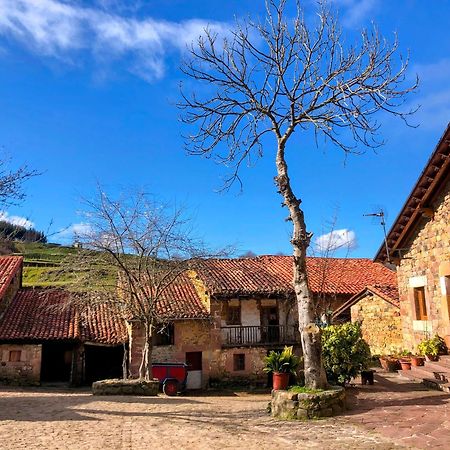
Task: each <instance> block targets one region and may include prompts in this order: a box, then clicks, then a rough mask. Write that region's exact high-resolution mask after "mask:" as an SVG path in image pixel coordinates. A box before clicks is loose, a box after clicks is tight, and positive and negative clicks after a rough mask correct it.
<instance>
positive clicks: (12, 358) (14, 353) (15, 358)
mask: <svg viewBox="0 0 450 450" xmlns="http://www.w3.org/2000/svg"><path fill="white" fill-rule="evenodd" d="M21 356H22V352H21V351H20V350H11V351H10V352H9V362H20V357H21Z"/></svg>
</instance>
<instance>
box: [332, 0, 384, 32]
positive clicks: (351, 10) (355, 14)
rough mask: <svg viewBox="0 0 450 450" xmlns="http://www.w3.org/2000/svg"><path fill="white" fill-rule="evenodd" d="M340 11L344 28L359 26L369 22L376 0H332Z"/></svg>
mask: <svg viewBox="0 0 450 450" xmlns="http://www.w3.org/2000/svg"><path fill="white" fill-rule="evenodd" d="M334 3H335V4H336V5H337V6H338V8H339V10H340V14H339V16H340V17H341V20H342V24H343V25H344V26H346V27H353V26H355V25H361V24H362V23H363V22H366V21H367V20H370V19H371V18H372V17H371V13H372V12H373V10H374V9H375V7H376V6H377V0H334Z"/></svg>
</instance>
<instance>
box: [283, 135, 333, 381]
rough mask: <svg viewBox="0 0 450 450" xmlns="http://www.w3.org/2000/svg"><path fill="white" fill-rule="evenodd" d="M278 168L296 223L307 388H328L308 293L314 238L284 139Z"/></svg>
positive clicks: (297, 290) (297, 282)
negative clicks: (293, 185)
mask: <svg viewBox="0 0 450 450" xmlns="http://www.w3.org/2000/svg"><path fill="white" fill-rule="evenodd" d="M276 166H277V173H278V175H277V176H276V177H275V182H276V184H277V186H278V189H279V192H280V194H281V195H282V196H283V199H284V205H285V206H286V207H287V208H288V210H289V218H290V220H292V224H293V232H292V239H291V243H292V247H293V257H294V267H293V269H294V270H293V271H294V277H293V285H294V292H295V296H296V298H297V305H298V322H299V331H300V336H301V342H302V348H303V358H304V366H305V385H306V387H308V388H311V389H323V388H325V387H326V386H327V379H326V374H325V370H324V368H323V364H322V346H321V332H320V328H319V327H318V326H317V325H316V324H315V317H314V301H313V298H312V296H311V293H310V291H309V287H308V278H307V273H306V250H307V248H308V246H309V241H310V239H311V235H310V234H309V233H308V232H307V231H306V224H305V218H304V214H303V211H302V209H301V208H300V203H301V201H300V200H299V199H298V198H296V197H295V195H294V193H293V191H292V188H291V184H290V180H289V176H288V166H287V164H286V160H285V141H284V140H283V139H282V138H281V139H280V140H279V142H278V151H277V158H276Z"/></svg>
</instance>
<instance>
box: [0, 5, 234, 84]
mask: <svg viewBox="0 0 450 450" xmlns="http://www.w3.org/2000/svg"><path fill="white" fill-rule="evenodd" d="M206 27H209V28H211V29H213V30H215V31H217V32H223V33H226V29H227V27H226V25H225V24H223V23H219V22H205V21H202V20H197V19H192V20H186V21H182V22H169V21H164V20H155V19H153V18H144V19H137V18H130V17H125V16H121V15H119V14H118V13H117V12H108V11H106V10H105V9H104V8H101V7H97V8H95V7H91V8H88V7H82V6H80V5H77V4H76V3H73V2H64V1H61V0H0V35H3V36H8V37H12V38H14V39H15V40H17V41H19V42H20V43H22V44H23V45H24V46H26V47H27V48H29V49H30V50H31V51H32V52H34V53H36V54H39V55H44V56H51V57H55V58H58V59H61V60H64V61H72V60H74V56H75V55H76V53H77V52H80V51H88V52H90V53H91V54H92V55H93V57H94V58H95V59H97V60H98V61H102V62H105V61H108V60H111V59H117V58H123V59H125V58H126V59H127V64H128V69H129V70H130V71H132V72H134V73H136V74H138V75H139V76H141V77H142V78H144V79H146V80H148V81H151V80H153V79H158V78H161V77H162V76H163V75H164V69H165V57H166V55H167V53H168V52H170V51H173V50H178V51H180V50H181V51H183V50H184V49H185V48H186V45H187V44H190V43H191V42H193V41H195V40H196V39H197V38H198V37H199V36H200V35H201V34H202V33H203V30H204V29H205V28H206ZM129 58H130V59H131V61H128V59H129Z"/></svg>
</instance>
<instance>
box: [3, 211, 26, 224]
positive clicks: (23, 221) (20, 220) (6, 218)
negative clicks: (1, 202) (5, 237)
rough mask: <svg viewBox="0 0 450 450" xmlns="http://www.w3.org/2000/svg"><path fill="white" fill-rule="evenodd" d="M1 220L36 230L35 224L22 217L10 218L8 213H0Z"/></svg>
mask: <svg viewBox="0 0 450 450" xmlns="http://www.w3.org/2000/svg"><path fill="white" fill-rule="evenodd" d="M0 220H3V221H5V222H8V223H12V224H13V225H19V226H21V227H25V228H34V223H33V222H32V221H31V220H29V219H27V218H26V217H21V216H10V215H9V213H8V212H6V211H0Z"/></svg>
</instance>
